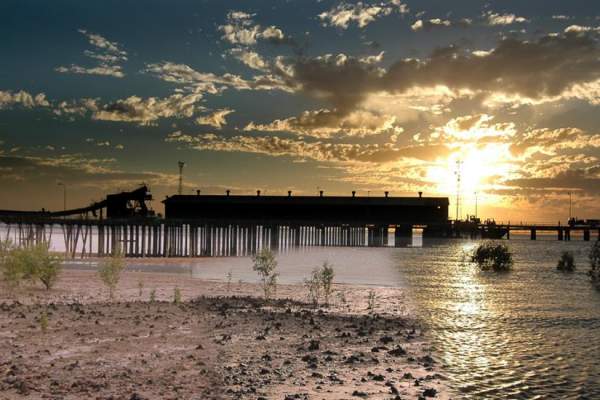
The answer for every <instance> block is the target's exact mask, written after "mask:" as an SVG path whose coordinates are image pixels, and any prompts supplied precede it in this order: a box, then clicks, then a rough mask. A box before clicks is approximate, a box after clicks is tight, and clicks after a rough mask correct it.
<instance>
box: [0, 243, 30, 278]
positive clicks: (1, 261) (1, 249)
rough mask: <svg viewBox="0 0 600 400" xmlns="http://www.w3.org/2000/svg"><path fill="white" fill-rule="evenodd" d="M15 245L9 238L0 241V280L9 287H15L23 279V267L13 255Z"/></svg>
mask: <svg viewBox="0 0 600 400" xmlns="http://www.w3.org/2000/svg"><path fill="white" fill-rule="evenodd" d="M14 251H15V247H14V245H13V244H12V242H10V241H9V240H6V241H3V242H1V243H0V272H1V273H2V281H3V282H4V283H5V284H6V285H7V286H8V287H9V288H10V289H15V288H16V287H18V286H19V285H20V284H21V281H22V280H23V276H24V274H23V269H22V268H21V264H20V263H19V260H18V259H17V258H16V257H15V253H14Z"/></svg>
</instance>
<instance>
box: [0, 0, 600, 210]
mask: <svg viewBox="0 0 600 400" xmlns="http://www.w3.org/2000/svg"><path fill="white" fill-rule="evenodd" d="M9 3H11V2H8V3H7V5H6V7H8V8H9V9H10V4H9ZM109 3H110V2H109ZM367 3H368V4H367ZM367 3H364V4H363V3H357V4H353V3H346V2H343V1H341V2H340V1H327V2H314V3H309V4H303V5H300V3H296V2H286V3H285V4H283V3H282V4H280V3H277V4H270V5H258V4H247V5H240V4H235V3H231V4H230V3H227V2H225V3H211V4H210V6H209V5H208V3H206V4H205V3H202V5H198V4H194V3H193V2H190V1H183V2H181V4H180V5H179V7H180V8H178V9H180V10H181V13H182V14H181V15H187V16H188V17H186V18H183V19H180V18H179V15H180V14H177V17H175V14H174V13H175V11H174V9H173V8H172V7H170V6H168V5H167V4H166V3H163V4H158V5H157V6H156V7H157V9H155V10H154V12H153V13H151V14H149V15H148V16H147V18H146V19H142V20H139V21H138V20H136V21H134V22H132V21H131V20H129V19H127V18H126V15H127V12H128V10H129V11H131V12H133V10H134V9H135V7H136V6H135V3H133V2H132V3H129V2H127V4H126V5H125V6H123V7H124V11H123V12H122V13H117V15H115V12H114V11H113V10H111V7H109V6H101V5H91V6H90V9H89V10H86V13H85V15H92V16H94V17H93V18H91V19H90V20H89V21H87V22H86V23H83V22H81V18H79V17H78V15H77V13H75V14H73V13H72V10H71V9H70V6H69V5H68V4H67V3H64V2H58V3H55V4H53V5H52V6H50V5H43V4H40V5H37V6H35V7H33V6H32V7H31V8H27V7H23V8H18V9H17V10H8V11H7V12H5V13H3V17H2V18H3V21H2V22H3V24H2V28H0V29H2V31H1V32H0V33H2V34H3V37H4V38H6V40H4V41H3V42H2V43H1V44H0V50H2V54H3V60H5V61H4V66H3V68H2V74H0V115H1V116H2V123H1V124H0V170H1V171H2V176H1V178H0V179H1V181H0V184H1V185H2V186H4V187H11V188H12V190H11V191H10V193H7V194H6V195H5V196H3V199H2V202H3V204H2V205H1V206H0V207H3V208H14V209H39V208H41V207H51V208H52V209H58V208H60V207H61V205H62V200H61V191H60V190H59V189H60V188H58V187H57V182H59V181H60V182H65V184H66V186H67V187H69V188H70V189H72V190H69V193H71V195H70V196H69V197H70V198H69V203H71V204H73V205H81V206H83V205H85V204H88V203H89V201H90V200H92V199H97V198H101V197H102V196H103V194H105V193H107V192H112V191H115V190H121V189H131V188H132V187H135V186H136V185H138V184H139V183H141V182H145V183H147V184H149V185H150V186H151V188H152V191H153V192H154V193H155V194H156V195H157V196H156V198H157V199H158V198H162V197H163V196H165V195H167V194H170V193H173V192H174V191H175V190H176V188H177V182H178V175H177V174H178V170H177V161H178V160H185V162H186V167H185V171H184V182H183V183H184V190H185V192H186V193H195V192H196V190H201V191H202V192H203V193H224V191H225V190H227V189H230V190H231V191H232V192H234V193H238V194H244V193H254V192H255V191H256V190H257V189H261V190H263V191H266V192H269V193H273V194H285V193H287V191H288V190H293V191H294V193H296V194H311V193H314V192H315V190H316V188H317V187H319V188H321V189H322V190H324V191H325V193H326V194H331V195H333V194H336V195H349V194H350V193H351V191H353V190H354V191H357V193H358V194H359V195H365V194H368V193H379V194H380V195H381V194H382V193H383V192H384V191H389V192H390V193H391V194H392V195H393V196H413V195H415V193H416V192H418V191H422V192H424V193H426V194H427V195H430V196H447V197H450V199H451V203H454V202H455V199H456V195H457V191H459V188H458V185H457V184H458V182H457V175H456V174H457V161H460V162H461V163H462V164H461V165H462V167H461V185H460V193H458V194H459V195H460V198H461V200H462V203H463V211H464V214H465V215H466V214H467V213H472V212H473V208H474V203H475V195H474V194H475V192H477V193H478V195H477V198H478V201H479V204H478V206H479V209H478V211H479V214H480V215H481V216H483V217H493V218H501V219H510V218H513V219H515V218H533V219H535V220H552V221H554V220H555V219H556V218H557V216H560V218H562V219H564V218H566V217H568V210H567V208H566V206H565V199H567V198H568V193H572V202H573V208H574V209H575V210H576V211H578V214H580V216H582V217H588V218H597V217H598V216H600V207H599V206H598V205H597V201H596V196H597V195H598V187H600V158H599V157H600V153H599V149H600V135H599V134H598V128H597V127H598V125H599V123H600V117H599V115H600V113H598V112H597V110H598V107H600V106H599V104H600V100H599V97H598V94H599V93H600V73H599V72H598V71H600V62H599V61H598V60H599V59H600V45H599V42H598V39H599V38H598V34H599V32H600V30H599V28H598V26H597V25H598V24H597V21H596V20H593V19H590V17H589V16H590V15H594V11H595V10H594V8H597V6H596V5H590V4H589V2H588V3H586V4H585V10H584V9H579V8H578V7H577V6H573V7H571V8H569V9H564V8H563V7H562V6H561V7H558V6H556V7H555V5H552V6H550V5H549V6H548V7H547V10H545V11H544V13H540V12H539V10H538V9H536V10H535V12H534V11H532V9H530V8H529V5H525V4H521V3H514V4H510V5H509V4H506V5H502V6H500V5H491V4H488V3H485V2H482V3H481V4H480V6H479V7H471V6H469V7H467V6H466V4H465V5H462V6H461V5H460V4H461V2H459V3H458V4H459V5H456V4H445V5H440V4H433V3H431V4H430V3H429V2H425V3H423V4H418V3H415V4H410V3H408V2H404V1H396V0H393V1H391V0H382V1H380V2H367ZM371 3H373V4H371ZM115 4H116V3H115ZM371 6H372V7H371ZM463 6H464V7H463ZM53 7H56V9H53ZM457 7H458V8H457ZM51 8H52V10H50V9H51ZM56 10H60V12H61V13H62V14H63V15H71V16H70V17H68V18H66V19H65V20H64V21H61V23H60V24H58V23H57V22H56V21H54V20H52V19H51V18H50V17H49V15H51V14H52V13H53V12H56ZM596 11H598V10H596ZM159 15H160V16H169V15H171V16H173V18H167V20H166V21H165V19H164V18H160V17H159ZM200 15H202V16H203V17H202V18H201V17H200ZM37 16H42V17H40V18H41V20H40V21H39V23H37V22H36V26H38V28H37V31H36V32H37V37H39V40H38V41H36V43H35V47H34V48H32V49H31V50H30V51H31V54H29V55H28V56H24V55H23V54H22V53H21V52H20V50H18V49H22V48H24V47H25V46H24V45H23V43H24V42H22V39H21V38H22V37H24V36H25V35H26V32H29V28H28V26H29V25H28V22H31V21H34V20H35V18H37ZM292 16H293V17H292ZM17 21H18V22H17ZM36 21H37V20H36ZM107 21H117V22H118V23H119V26H121V27H123V29H119V30H117V29H116V28H115V24H114V23H112V22H111V23H110V24H109V23H107ZM174 21H178V22H177V23H175V22H174ZM300 21H301V22H300ZM140 31H144V32H147V36H144V37H141V36H139V35H138V34H137V32H140ZM392 32H393V33H392ZM465 38H469V39H468V40H466V39H465ZM57 44H60V48H61V52H60V53H56V54H52V55H50V54H47V52H46V51H45V50H44V49H48V48H54V47H56V46H57ZM142 149H143V150H142ZM39 188H44V190H45V191H46V192H47V193H48V196H47V197H46V198H45V199H44V202H43V203H42V202H41V201H40V199H39V197H38V196H36V195H35V193H37V192H38V189H39ZM154 207H155V208H157V209H158V210H159V211H160V209H161V207H162V206H161V204H160V203H158V202H156V204H154ZM451 208H452V204H451Z"/></svg>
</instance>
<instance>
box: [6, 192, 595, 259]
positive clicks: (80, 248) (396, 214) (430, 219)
mask: <svg viewBox="0 0 600 400" xmlns="http://www.w3.org/2000/svg"><path fill="white" fill-rule="evenodd" d="M150 200H152V195H151V194H150V192H149V189H148V188H147V187H146V186H142V187H140V188H138V189H136V190H133V191H131V192H121V193H116V194H110V195H108V196H107V197H106V198H105V199H104V200H102V201H100V202H95V203H92V204H91V205H89V206H87V207H83V208H77V209H72V210H64V211H58V212H50V211H46V210H42V211H10V210H4V211H2V210H0V221H1V222H3V223H5V224H6V225H7V229H8V233H7V235H6V236H7V237H9V236H10V237H11V238H14V240H15V241H16V242H17V243H18V244H22V245H28V244H34V243H40V242H50V241H51V240H52V235H53V233H54V228H55V227H57V226H58V227H59V228H60V230H61V231H62V236H63V239H64V244H65V252H66V254H67V255H68V256H70V257H75V256H80V257H85V256H91V255H95V256H96V255H97V256H104V255H110V254H114V253H115V252H116V251H117V250H119V251H122V252H123V253H124V254H125V255H126V256H130V257H196V256H238V255H249V254H254V253H256V252H257V251H258V250H260V249H262V248H271V249H273V250H282V249H287V248H291V247H302V246H356V247H358V246H373V247H379V246H396V247H405V246H409V245H411V243H412V239H413V230H414V229H415V228H417V229H420V230H422V235H423V238H424V239H426V240H429V239H431V238H468V237H471V238H493V239H502V238H506V239H510V233H511V231H515V230H519V231H524V230H525V231H529V232H530V233H531V239H532V240H535V239H536V238H537V232H538V231H555V232H557V238H558V240H570V238H571V232H572V231H574V230H578V231H582V232H583V238H584V240H590V236H591V231H592V230H596V229H597V230H598V237H599V238H600V228H598V227H597V226H591V225H585V224H584V225H582V224H571V225H562V226H561V225H560V224H558V225H539V224H538V225H527V224H519V225H515V224H510V223H508V224H496V223H495V222H494V221H486V222H484V223H481V221H479V220H478V219H477V220H473V219H471V220H467V221H450V220H449V219H448V206H449V200H448V198H446V197H423V196H422V193H419V194H418V196H415V197H392V196H389V193H388V192H385V195H384V196H380V197H371V196H368V197H364V196H362V197H361V196H356V193H355V192H353V193H352V196H325V195H324V193H323V192H322V191H321V192H320V194H319V195H318V196H293V195H292V192H291V191H290V192H288V194H287V196H264V195H261V193H260V191H257V193H256V195H252V196H248V195H231V192H230V191H227V192H226V194H225V195H201V194H200V192H199V191H198V193H197V194H196V195H180V194H178V195H173V196H168V197H167V198H166V199H165V200H164V201H163V203H164V205H165V217H164V218H162V217H160V216H157V215H155V214H154V212H153V211H152V210H151V208H150V207H149V206H148V202H149V201H150ZM11 235H12V236H11ZM2 239H3V238H2Z"/></svg>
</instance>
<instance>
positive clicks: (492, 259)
mask: <svg viewBox="0 0 600 400" xmlns="http://www.w3.org/2000/svg"><path fill="white" fill-rule="evenodd" d="M471 262H474V263H477V265H478V266H479V268H480V269H481V270H482V271H488V270H490V269H491V270H493V271H496V272H504V271H509V270H510V269H511V268H512V265H513V259H512V254H511V253H510V251H509V250H508V247H507V246H505V245H503V244H494V243H492V242H485V243H482V244H480V245H479V246H477V248H476V249H475V251H474V252H473V255H472V256H471Z"/></svg>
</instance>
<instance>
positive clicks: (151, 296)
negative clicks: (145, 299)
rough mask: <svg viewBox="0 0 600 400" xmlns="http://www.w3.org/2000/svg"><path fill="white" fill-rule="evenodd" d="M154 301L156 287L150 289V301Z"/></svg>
mask: <svg viewBox="0 0 600 400" xmlns="http://www.w3.org/2000/svg"><path fill="white" fill-rule="evenodd" d="M155 301H156V289H152V290H151V291H150V303H154V302H155Z"/></svg>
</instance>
